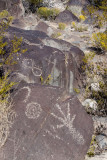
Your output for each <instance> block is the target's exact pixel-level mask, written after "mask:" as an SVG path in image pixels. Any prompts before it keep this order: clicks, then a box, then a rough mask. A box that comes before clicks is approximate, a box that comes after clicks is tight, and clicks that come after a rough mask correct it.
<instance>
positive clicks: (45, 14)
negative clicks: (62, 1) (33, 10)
mask: <svg viewBox="0 0 107 160" xmlns="http://www.w3.org/2000/svg"><path fill="white" fill-rule="evenodd" d="M37 13H38V15H39V16H40V17H41V18H44V19H45V20H47V19H55V17H56V16H57V15H58V14H59V10H58V9H56V8H52V9H50V8H47V7H40V8H39V9H38V11H37Z"/></svg>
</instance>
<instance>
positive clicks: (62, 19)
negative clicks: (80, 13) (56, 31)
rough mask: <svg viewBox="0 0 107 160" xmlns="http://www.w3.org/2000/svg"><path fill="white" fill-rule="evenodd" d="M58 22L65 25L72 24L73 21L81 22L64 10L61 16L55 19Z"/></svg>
mask: <svg viewBox="0 0 107 160" xmlns="http://www.w3.org/2000/svg"><path fill="white" fill-rule="evenodd" d="M55 21H56V22H63V23H71V22H72V21H77V22H79V19H78V18H77V17H76V16H75V15H74V14H73V13H72V12H70V11H68V10H64V11H63V12H60V13H59V15H58V16H57V17H56V19H55Z"/></svg>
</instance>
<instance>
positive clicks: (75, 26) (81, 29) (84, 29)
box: [72, 21, 88, 32]
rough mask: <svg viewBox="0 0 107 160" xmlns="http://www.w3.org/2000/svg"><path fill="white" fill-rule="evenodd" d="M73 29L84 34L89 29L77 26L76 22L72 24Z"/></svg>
mask: <svg viewBox="0 0 107 160" xmlns="http://www.w3.org/2000/svg"><path fill="white" fill-rule="evenodd" d="M72 27H73V28H74V29H75V31H79V32H83V31H87V29H88V28H87V27H84V26H82V25H81V24H80V25H78V24H76V23H75V22H74V21H73V22H72Z"/></svg>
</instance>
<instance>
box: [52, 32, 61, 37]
mask: <svg viewBox="0 0 107 160" xmlns="http://www.w3.org/2000/svg"><path fill="white" fill-rule="evenodd" d="M61 35H62V34H61V33H60V32H57V33H53V34H52V38H59V37H60V36H61Z"/></svg>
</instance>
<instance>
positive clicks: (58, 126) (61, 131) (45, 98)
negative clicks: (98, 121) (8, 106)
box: [0, 84, 93, 160]
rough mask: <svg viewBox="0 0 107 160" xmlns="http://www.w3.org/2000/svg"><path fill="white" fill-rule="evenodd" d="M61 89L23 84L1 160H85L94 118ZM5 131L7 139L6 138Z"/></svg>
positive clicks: (75, 99)
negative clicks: (63, 94) (64, 94)
mask: <svg viewBox="0 0 107 160" xmlns="http://www.w3.org/2000/svg"><path fill="white" fill-rule="evenodd" d="M62 92H63V91H62V90H61V89H60V88H56V87H49V86H41V85H36V84H35V85H32V84H30V85H24V84H20V87H19V88H18V90H17V92H16V93H15V94H14V95H13V104H14V106H13V108H14V111H15V112H16V115H17V116H16V118H14V119H13V117H12V115H10V117H9V118H10V119H12V120H13V125H12V126H11V128H10V129H9V130H8V129H7V128H6V129H7V130H8V132H9V135H8V138H7V140H6V143H5V145H4V146H2V149H0V160H45V159H46V160H51V159H52V160H83V159H84V156H85V154H86V152H87V150H88V148H89V145H90V141H91V136H92V131H93V125H92V119H91V117H90V116H89V115H88V114H86V112H85V110H84V108H83V107H82V105H81V104H80V102H79V101H78V99H77V98H76V97H75V96H73V95H72V96H70V97H68V98H67V97H65V98H64V97H62V94H61V93H62ZM5 131H6V130H4V136H6V133H7V132H5Z"/></svg>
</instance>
